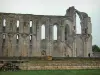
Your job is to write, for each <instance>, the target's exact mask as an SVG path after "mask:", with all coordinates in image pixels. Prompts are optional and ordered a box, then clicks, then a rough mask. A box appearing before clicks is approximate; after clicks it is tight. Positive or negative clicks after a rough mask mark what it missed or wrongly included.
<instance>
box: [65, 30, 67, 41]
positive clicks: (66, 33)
mask: <svg viewBox="0 0 100 75" xmlns="http://www.w3.org/2000/svg"><path fill="white" fill-rule="evenodd" d="M65 40H67V31H66V30H65Z"/></svg>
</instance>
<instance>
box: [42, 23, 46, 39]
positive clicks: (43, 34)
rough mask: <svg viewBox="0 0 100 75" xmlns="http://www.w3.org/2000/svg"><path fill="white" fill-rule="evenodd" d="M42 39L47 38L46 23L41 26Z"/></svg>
mask: <svg viewBox="0 0 100 75" xmlns="http://www.w3.org/2000/svg"><path fill="white" fill-rule="evenodd" d="M41 39H45V25H44V24H43V25H42V26H41Z"/></svg>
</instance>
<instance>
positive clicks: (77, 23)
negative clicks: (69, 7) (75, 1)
mask: <svg viewBox="0 0 100 75" xmlns="http://www.w3.org/2000/svg"><path fill="white" fill-rule="evenodd" d="M80 22H81V21H80V18H79V16H78V15H77V14H76V34H81V25H80Z"/></svg>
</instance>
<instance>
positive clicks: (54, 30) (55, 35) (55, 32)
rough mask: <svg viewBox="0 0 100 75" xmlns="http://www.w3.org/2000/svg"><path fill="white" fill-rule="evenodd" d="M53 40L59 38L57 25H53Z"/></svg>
mask: <svg viewBox="0 0 100 75" xmlns="http://www.w3.org/2000/svg"><path fill="white" fill-rule="evenodd" d="M53 40H57V25H54V26H53Z"/></svg>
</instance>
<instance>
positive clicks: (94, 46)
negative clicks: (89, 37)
mask: <svg viewBox="0 0 100 75" xmlns="http://www.w3.org/2000/svg"><path fill="white" fill-rule="evenodd" d="M92 51H93V52H100V48H99V47H98V46H97V45H93V46H92Z"/></svg>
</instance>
